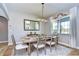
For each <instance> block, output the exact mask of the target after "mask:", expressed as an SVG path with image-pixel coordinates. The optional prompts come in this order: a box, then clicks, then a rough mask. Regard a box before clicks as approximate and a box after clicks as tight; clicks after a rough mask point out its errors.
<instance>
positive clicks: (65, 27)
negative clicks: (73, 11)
mask: <svg viewBox="0 0 79 59" xmlns="http://www.w3.org/2000/svg"><path fill="white" fill-rule="evenodd" d="M69 32H70V21H69V17H66V18H63V19H61V21H60V33H61V34H69Z"/></svg>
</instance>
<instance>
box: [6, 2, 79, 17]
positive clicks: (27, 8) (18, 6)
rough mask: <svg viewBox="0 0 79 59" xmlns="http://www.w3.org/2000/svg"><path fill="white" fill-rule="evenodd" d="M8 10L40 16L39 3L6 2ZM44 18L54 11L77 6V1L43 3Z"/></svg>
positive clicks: (40, 8) (58, 11) (57, 11)
mask: <svg viewBox="0 0 79 59" xmlns="http://www.w3.org/2000/svg"><path fill="white" fill-rule="evenodd" d="M6 6H7V9H8V10H9V11H16V12H22V13H29V14H33V15H36V16H38V17H41V14H42V5H41V3H6ZM44 6H45V7H44V18H48V17H49V16H52V15H54V14H56V13H60V12H64V11H68V10H69V9H70V8H72V7H74V6H79V3H45V4H44Z"/></svg>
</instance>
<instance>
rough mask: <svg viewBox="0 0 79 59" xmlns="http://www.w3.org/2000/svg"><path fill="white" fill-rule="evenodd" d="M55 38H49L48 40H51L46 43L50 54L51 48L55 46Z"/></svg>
mask: <svg viewBox="0 0 79 59" xmlns="http://www.w3.org/2000/svg"><path fill="white" fill-rule="evenodd" d="M55 38H56V37H53V36H50V38H49V39H51V40H50V41H46V45H48V46H50V52H52V50H51V48H52V46H55V44H56V41H55ZM46 39H48V38H46Z"/></svg>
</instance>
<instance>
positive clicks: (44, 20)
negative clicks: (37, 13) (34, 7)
mask: <svg viewBox="0 0 79 59" xmlns="http://www.w3.org/2000/svg"><path fill="white" fill-rule="evenodd" d="M41 6H42V8H41V9H42V13H41V17H42V18H41V19H39V20H40V21H42V22H47V20H46V19H45V18H44V3H41Z"/></svg>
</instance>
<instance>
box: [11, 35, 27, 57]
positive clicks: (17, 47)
mask: <svg viewBox="0 0 79 59" xmlns="http://www.w3.org/2000/svg"><path fill="white" fill-rule="evenodd" d="M11 38H12V42H13V48H14V55H16V50H21V49H27V50H28V45H27V44H16V41H15V37H14V35H11Z"/></svg>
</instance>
